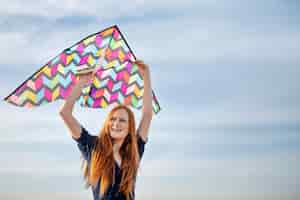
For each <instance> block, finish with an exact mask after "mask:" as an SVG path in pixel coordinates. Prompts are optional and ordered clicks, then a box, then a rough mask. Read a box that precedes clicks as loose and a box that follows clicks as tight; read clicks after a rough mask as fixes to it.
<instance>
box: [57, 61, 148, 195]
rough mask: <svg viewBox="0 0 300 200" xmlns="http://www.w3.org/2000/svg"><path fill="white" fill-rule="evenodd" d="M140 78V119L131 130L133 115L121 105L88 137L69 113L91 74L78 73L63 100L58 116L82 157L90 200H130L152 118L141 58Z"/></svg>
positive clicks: (146, 77)
mask: <svg viewBox="0 0 300 200" xmlns="http://www.w3.org/2000/svg"><path fill="white" fill-rule="evenodd" d="M135 63H136V64H137V66H138V68H139V71H140V73H141V75H142V76H143V80H144V95H143V108H142V118H141V122H140V124H139V126H138V129H137V130H136V129H135V121H134V115H133V113H132V111H131V110H130V109H129V108H127V107H126V106H124V105H119V106H116V107H115V108H113V109H112V111H111V112H110V113H109V114H108V117H107V118H106V120H105V123H104V125H103V128H102V130H101V131H100V133H99V135H98V136H92V135H90V134H89V133H88V131H87V130H86V129H85V128H84V127H82V125H81V124H80V123H79V122H78V121H77V120H76V119H75V117H74V116H73V115H72V111H73V107H74V104H75V102H76V100H77V98H78V97H79V95H80V93H81V90H82V88H83V87H84V86H85V85H86V84H88V83H89V82H90V81H91V80H92V78H93V76H94V74H93V73H87V74H82V75H79V80H78V81H77V83H76V85H75V86H74V88H73V90H72V92H71V94H70V95H69V97H68V98H67V99H66V100H65V102H64V104H63V106H62V108H61V110H60V116H61V117H62V119H63V120H64V122H65V124H66V126H67V127H68V129H69V132H70V133H71V136H72V138H73V139H74V140H75V141H76V142H77V144H78V147H79V149H80V151H81V153H82V157H83V159H84V178H85V180H86V183H87V186H88V187H89V186H91V188H92V191H93V196H94V200H133V199H134V189H135V180H136V175H137V170H138V165H139V161H140V159H141V157H142V155H143V152H144V145H145V143H146V141H147V137H148V129H149V126H150V123H151V119H152V93H151V82H150V71H149V68H148V66H147V65H146V64H144V63H143V62H142V61H136V62H135Z"/></svg>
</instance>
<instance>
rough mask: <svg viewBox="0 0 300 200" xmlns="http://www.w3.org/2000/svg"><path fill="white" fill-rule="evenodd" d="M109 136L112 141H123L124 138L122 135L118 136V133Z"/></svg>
mask: <svg viewBox="0 0 300 200" xmlns="http://www.w3.org/2000/svg"><path fill="white" fill-rule="evenodd" d="M110 136H111V137H112V138H113V139H115V140H121V139H123V138H124V137H123V135H122V134H120V133H113V132H112V133H110Z"/></svg>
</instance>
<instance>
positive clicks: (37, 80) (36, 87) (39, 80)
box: [34, 76, 43, 90]
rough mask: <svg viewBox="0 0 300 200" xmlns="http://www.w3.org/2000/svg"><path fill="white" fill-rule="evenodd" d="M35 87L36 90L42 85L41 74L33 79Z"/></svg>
mask: <svg viewBox="0 0 300 200" xmlns="http://www.w3.org/2000/svg"><path fill="white" fill-rule="evenodd" d="M34 83H35V89H36V90H39V89H40V88H41V87H42V85H43V79H42V76H39V77H38V78H37V79H36V80H35V82H34Z"/></svg>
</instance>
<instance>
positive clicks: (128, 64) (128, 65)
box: [126, 62, 132, 72]
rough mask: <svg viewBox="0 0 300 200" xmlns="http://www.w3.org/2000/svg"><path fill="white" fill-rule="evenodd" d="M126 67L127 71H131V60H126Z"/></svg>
mask: <svg viewBox="0 0 300 200" xmlns="http://www.w3.org/2000/svg"><path fill="white" fill-rule="evenodd" d="M126 69H127V71H128V72H131V69H132V63H131V62H127V65H126Z"/></svg>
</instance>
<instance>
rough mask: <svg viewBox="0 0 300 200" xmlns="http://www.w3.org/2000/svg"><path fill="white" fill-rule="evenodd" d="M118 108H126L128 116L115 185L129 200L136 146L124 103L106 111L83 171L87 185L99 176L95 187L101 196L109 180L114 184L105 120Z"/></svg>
mask: <svg viewBox="0 0 300 200" xmlns="http://www.w3.org/2000/svg"><path fill="white" fill-rule="evenodd" d="M119 109H124V110H126V111H127V113H128V117H129V118H128V125H129V126H128V135H127V136H126V138H125V139H124V142H123V144H122V146H121V148H120V156H121V158H122V164H121V170H122V177H121V183H120V189H119V192H121V193H123V194H124V195H125V196H126V200H129V199H131V197H132V196H133V190H134V184H135V178H136V175H137V170H138V163H139V159H140V158H139V154H138V147H137V136H136V131H135V119H134V114H133V112H132V111H131V110H130V109H129V108H127V107H126V106H124V105H118V106H116V107H114V108H113V109H112V110H111V112H110V113H109V114H108V116H107V118H106V120H105V122H104V125H103V127H102V130H101V131H100V133H99V135H98V137H97V140H96V143H95V146H94V148H93V151H92V156H91V163H90V166H88V165H87V161H84V164H83V172H84V179H85V180H86V183H87V184H86V186H87V187H89V186H94V187H95V186H96V184H97V183H98V181H99V180H101V181H100V191H99V195H101V196H103V195H104V194H105V192H106V191H107V189H108V188H109V186H110V185H111V184H114V182H115V180H114V179H115V161H114V157H113V142H112V138H111V136H110V131H109V130H110V129H109V124H110V123H109V122H110V120H111V118H112V116H113V114H114V113H115V112H116V111H117V110H119Z"/></svg>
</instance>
